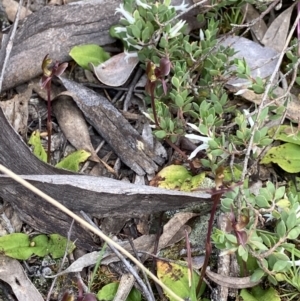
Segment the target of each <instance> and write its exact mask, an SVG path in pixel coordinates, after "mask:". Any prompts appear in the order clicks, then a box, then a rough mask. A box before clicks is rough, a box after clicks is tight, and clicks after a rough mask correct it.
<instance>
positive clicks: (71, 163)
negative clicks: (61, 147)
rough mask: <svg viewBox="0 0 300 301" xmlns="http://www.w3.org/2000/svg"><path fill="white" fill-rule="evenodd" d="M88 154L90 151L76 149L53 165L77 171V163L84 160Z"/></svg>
mask: <svg viewBox="0 0 300 301" xmlns="http://www.w3.org/2000/svg"><path fill="white" fill-rule="evenodd" d="M90 155H91V153H89V152H87V151H85V150H78V151H76V152H74V153H72V154H70V155H69V156H67V157H66V158H64V159H62V160H61V161H60V162H59V163H57V164H56V165H55V167H57V168H63V169H67V170H71V171H76V172H78V171H79V164H80V163H83V162H85V161H86V160H87V158H88V157H89V156H90Z"/></svg>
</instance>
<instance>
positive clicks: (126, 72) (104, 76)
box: [91, 52, 139, 87]
mask: <svg viewBox="0 0 300 301" xmlns="http://www.w3.org/2000/svg"><path fill="white" fill-rule="evenodd" d="M125 57H126V54H125V53H124V52H122V53H119V54H117V55H114V56H113V57H111V58H110V59H109V60H107V61H105V62H104V63H102V64H100V65H99V66H94V65H93V64H91V69H92V70H93V71H94V73H95V75H96V76H97V78H98V79H99V81H101V82H102V83H103V84H105V85H107V86H111V87H118V86H121V85H123V84H124V83H125V82H126V81H127V80H128V78H129V76H130V75H131V73H132V71H133V70H134V68H135V67H136V65H137V64H138V62H139V59H138V58H137V57H129V58H128V59H127V60H126V58H125Z"/></svg>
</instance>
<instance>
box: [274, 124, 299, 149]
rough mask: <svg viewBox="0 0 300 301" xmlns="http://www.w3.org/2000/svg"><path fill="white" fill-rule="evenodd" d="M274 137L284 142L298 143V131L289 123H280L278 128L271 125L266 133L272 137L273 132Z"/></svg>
mask: <svg viewBox="0 0 300 301" xmlns="http://www.w3.org/2000/svg"><path fill="white" fill-rule="evenodd" d="M275 132H276V135H275V136H274V139H275V140H280V141H284V142H290V143H294V144H298V145H300V131H299V130H298V129H297V128H296V127H293V126H289V125H281V126H280V127H279V128H278V127H277V126H276V127H273V128H271V129H270V130H269V131H268V134H269V135H270V136H271V137H273V135H274V134H275Z"/></svg>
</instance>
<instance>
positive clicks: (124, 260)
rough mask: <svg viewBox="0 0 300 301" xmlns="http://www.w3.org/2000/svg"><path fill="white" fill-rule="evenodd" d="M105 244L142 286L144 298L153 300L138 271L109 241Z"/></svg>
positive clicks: (87, 218) (90, 221)
mask: <svg viewBox="0 0 300 301" xmlns="http://www.w3.org/2000/svg"><path fill="white" fill-rule="evenodd" d="M80 213H81V215H82V216H83V218H84V219H85V220H86V221H87V222H88V223H89V224H91V225H92V226H93V227H95V228H96V229H98V230H99V231H101V230H100V229H99V228H98V227H97V226H96V225H95V224H94V222H93V221H92V220H91V219H90V218H89V216H88V215H87V214H85V212H83V211H80ZM107 245H108V246H109V247H110V248H111V250H112V251H113V252H114V253H115V254H116V256H117V257H118V258H119V259H120V260H121V261H122V262H123V264H124V265H125V267H126V269H127V270H128V272H129V273H131V274H132V275H133V276H134V278H135V279H136V281H137V283H138V284H139V285H140V287H141V288H142V292H143V293H144V296H145V298H146V299H147V300H148V301H155V299H153V298H152V294H150V292H149V291H148V288H147V286H146V285H145V283H144V282H143V280H142V279H141V278H140V276H139V275H138V273H137V272H136V270H135V269H134V268H133V267H132V266H131V265H130V263H129V262H128V261H127V260H126V259H125V257H124V256H123V255H122V254H121V253H120V252H119V251H118V250H117V249H116V248H115V247H114V246H112V245H111V244H110V243H107Z"/></svg>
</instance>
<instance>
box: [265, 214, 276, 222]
mask: <svg viewBox="0 0 300 301" xmlns="http://www.w3.org/2000/svg"><path fill="white" fill-rule="evenodd" d="M263 217H266V218H267V219H266V221H265V222H266V223H267V222H269V221H272V220H273V219H274V216H273V215H272V213H266V214H264V215H263Z"/></svg>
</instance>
